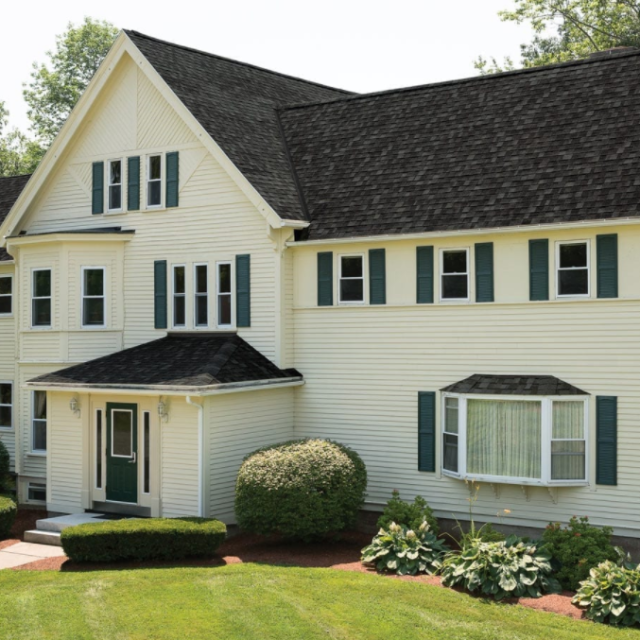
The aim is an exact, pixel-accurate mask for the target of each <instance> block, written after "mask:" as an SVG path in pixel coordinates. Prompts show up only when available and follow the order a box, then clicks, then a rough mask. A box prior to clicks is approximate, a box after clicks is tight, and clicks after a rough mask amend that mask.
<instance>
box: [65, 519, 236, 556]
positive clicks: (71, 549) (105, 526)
mask: <svg viewBox="0 0 640 640" xmlns="http://www.w3.org/2000/svg"><path fill="white" fill-rule="evenodd" d="M226 535H227V527H226V526H225V525H224V524H223V523H222V522H220V521H219V520H211V519H208V518H150V519H140V518H131V519H126V520H112V521H108V522H91V523H87V524H80V525H77V526H75V527H69V528H68V529H65V530H64V531H63V532H62V535H61V540H62V548H63V549H64V552H65V553H66V554H67V556H69V558H70V559H71V560H73V561H74V562H122V561H125V560H178V559H180V558H190V557H199V558H210V557H212V556H214V555H215V553H216V551H217V550H218V547H219V546H220V545H221V544H222V543H223V542H224V539H225V537H226Z"/></svg>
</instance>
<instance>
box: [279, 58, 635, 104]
mask: <svg viewBox="0 0 640 640" xmlns="http://www.w3.org/2000/svg"><path fill="white" fill-rule="evenodd" d="M633 56H640V48H638V49H636V50H634V51H625V52H621V53H616V54H614V55H611V56H609V57H599V58H582V59H580V60H569V61H567V62H557V63H555V64H548V65H544V66H542V67H525V68H522V69H514V70H513V71H503V72H501V73H489V74H487V75H480V76H467V77H466V78H456V79H454V80H441V81H440V82H430V83H427V84H418V85H413V86H411V87H398V88H396V89H384V90H382V91H372V92H370V93H356V94H352V95H347V96H344V97H341V98H333V99H329V100H316V101H315V102H301V103H299V104H291V105H285V106H281V107H277V110H278V111H292V110H294V109H304V108H306V107H319V106H322V105H329V104H334V103H341V102H352V101H356V100H363V99H367V98H377V97H381V96H387V95H393V94H400V93H410V92H416V91H424V90H427V89H435V88H438V87H447V86H451V85H456V84H470V83H473V82H483V81H492V80H501V79H503V78H507V77H512V76H519V75H525V74H533V73H544V72H549V71H555V70H557V69H560V70H563V69H571V70H573V68H576V67H583V66H585V65H588V64H599V63H604V62H613V61H616V60H620V59H621V58H631V57H633Z"/></svg>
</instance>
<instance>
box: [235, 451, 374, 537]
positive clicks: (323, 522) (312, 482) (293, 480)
mask: <svg viewBox="0 0 640 640" xmlns="http://www.w3.org/2000/svg"><path fill="white" fill-rule="evenodd" d="M366 487H367V470H366V467H365V465H364V462H362V460H361V458H360V456H359V455H358V454H357V453H356V452H355V451H353V450H352V449H349V448H348V447H345V446H343V445H341V444H338V443H336V442H331V441H329V440H313V439H309V440H293V441H290V442H284V443H282V444H278V445H274V446H272V447H268V448H265V449H259V450H258V451H255V452H254V453H252V454H251V455H249V456H247V457H246V458H245V460H244V462H243V463H242V466H241V467H240V471H239V472H238V479H237V482H236V502H235V510H236V516H237V518H238V525H239V526H240V527H241V528H242V529H244V530H245V531H250V532H252V533H260V534H264V535H269V534H273V533H279V534H282V535H285V536H287V537H293V538H300V539H303V540H309V539H311V538H315V537H319V536H322V535H325V534H327V533H332V532H337V531H341V530H343V529H345V528H347V527H350V526H353V525H354V524H355V521H356V518H357V516H358V512H359V510H360V509H361V507H362V505H363V504H364V495H365V489H366Z"/></svg>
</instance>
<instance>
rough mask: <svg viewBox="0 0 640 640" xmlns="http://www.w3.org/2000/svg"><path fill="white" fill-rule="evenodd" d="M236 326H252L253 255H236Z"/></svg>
mask: <svg viewBox="0 0 640 640" xmlns="http://www.w3.org/2000/svg"><path fill="white" fill-rule="evenodd" d="M236 326H237V327H250V326H251V256H249V255H242V256H236Z"/></svg>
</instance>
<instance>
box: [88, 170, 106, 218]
mask: <svg viewBox="0 0 640 640" xmlns="http://www.w3.org/2000/svg"><path fill="white" fill-rule="evenodd" d="M91 213H93V214H95V213H104V162H94V163H93V190H92V196H91Z"/></svg>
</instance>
